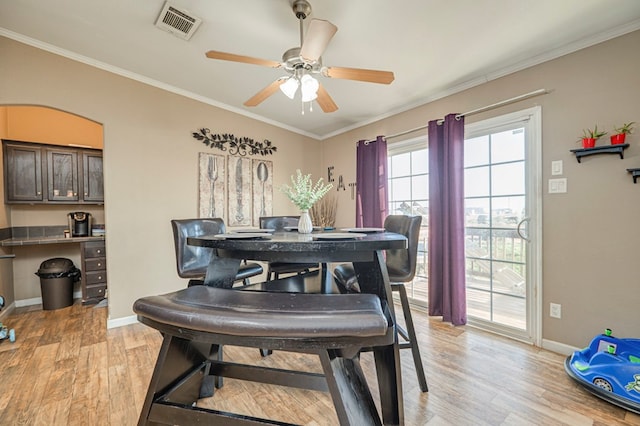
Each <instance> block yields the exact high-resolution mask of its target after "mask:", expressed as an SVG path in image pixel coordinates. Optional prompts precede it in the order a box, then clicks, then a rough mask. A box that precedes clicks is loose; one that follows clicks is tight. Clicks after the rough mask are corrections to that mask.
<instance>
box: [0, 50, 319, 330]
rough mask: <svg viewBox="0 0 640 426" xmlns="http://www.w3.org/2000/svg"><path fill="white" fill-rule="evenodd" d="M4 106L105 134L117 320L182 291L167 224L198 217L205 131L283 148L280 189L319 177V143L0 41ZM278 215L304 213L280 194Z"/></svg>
mask: <svg viewBox="0 0 640 426" xmlns="http://www.w3.org/2000/svg"><path fill="white" fill-rule="evenodd" d="M0 54H1V56H2V58H3V60H2V61H1V62H0V75H2V76H3V78H2V79H1V80H0V105H25V104H27V105H42V106H49V107H53V108H56V109H59V110H61V111H68V112H72V113H74V114H77V115H79V116H82V117H86V118H88V119H90V120H93V121H95V122H97V123H101V124H102V125H103V126H104V178H105V213H104V221H105V224H106V226H107V237H106V244H107V265H108V271H107V273H108V277H109V279H108V280H109V315H110V319H111V320H116V319H120V318H126V317H129V316H131V315H133V312H132V310H131V306H132V305H133V302H134V301H135V300H136V299H137V298H139V297H140V296H143V295H148V294H154V293H162V292H167V291H173V290H176V289H179V288H182V287H184V281H183V280H181V279H180V278H178V277H177V275H176V272H175V259H174V251H173V240H172V235H171V229H170V226H169V221H170V220H171V219H173V218H187V217H196V216H197V202H198V200H197V198H198V196H197V182H198V176H197V158H198V153H199V152H213V153H221V152H220V151H215V152H214V151H213V150H211V149H210V148H207V147H206V146H205V145H203V144H202V143H200V142H198V141H197V140H195V139H194V138H193V137H192V136H191V133H192V132H193V131H196V130H197V129H199V128H201V127H209V128H211V130H212V131H214V132H220V133H233V134H235V135H239V136H248V137H251V138H253V139H256V140H262V139H269V140H271V141H272V142H273V144H274V145H276V146H277V147H278V151H277V153H276V154H275V155H273V156H268V157H265V158H266V159H268V160H271V161H273V165H274V185H275V186H276V187H277V186H279V185H280V184H282V183H284V182H285V180H288V178H289V176H290V175H291V174H293V173H295V169H296V168H300V169H301V170H303V172H305V173H311V174H313V175H314V177H315V176H320V174H321V162H322V152H321V144H320V142H318V141H315V140H312V139H309V138H306V137H304V136H300V135H298V134H294V133H292V132H289V131H286V130H282V129H280V128H276V127H274V126H271V125H267V124H264V123H262V122H257V121H255V120H251V119H248V118H245V117H242V116H239V115H237V114H233V113H231V112H228V111H224V110H221V109H218V108H215V107H212V106H209V105H205V104H202V103H200V102H197V101H194V100H190V99H187V98H184V97H182V96H179V95H175V94H172V93H168V92H166V91H163V90H160V89H157V88H154V87H151V86H148V85H145V84H142V83H139V82H135V81H132V80H128V79H126V78H123V77H119V76H116V75H113V74H111V73H108V72H105V71H101V70H97V69H95V68H92V67H90V66H86V65H82V64H79V63H76V62H74V61H71V60H68V59H65V58H62V57H59V56H56V55H54V54H50V53H46V52H43V51H41V50H38V49H35V48H32V47H28V46H26V45H23V44H21V43H18V42H15V41H12V40H9V39H6V38H0ZM273 195H274V207H273V213H274V214H294V213H297V212H296V210H295V208H294V206H293V205H292V204H291V203H290V202H289V201H288V200H287V199H286V197H285V196H284V195H282V194H281V193H280V192H279V191H277V190H276V191H274V194H273Z"/></svg>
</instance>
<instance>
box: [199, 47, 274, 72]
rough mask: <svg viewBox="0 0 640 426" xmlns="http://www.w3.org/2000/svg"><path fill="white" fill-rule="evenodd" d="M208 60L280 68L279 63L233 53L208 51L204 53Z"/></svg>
mask: <svg viewBox="0 0 640 426" xmlns="http://www.w3.org/2000/svg"><path fill="white" fill-rule="evenodd" d="M206 55H207V58H209V59H222V60H223V61H232V62H242V63H245V64H254V65H261V66H263V67H271V68H280V66H281V64H280V62H276V61H271V60H269V59H260V58H254V57H251V56H243V55H235V54H233V53H226V52H218V51H216V50H210V51H208V52H207V53H206Z"/></svg>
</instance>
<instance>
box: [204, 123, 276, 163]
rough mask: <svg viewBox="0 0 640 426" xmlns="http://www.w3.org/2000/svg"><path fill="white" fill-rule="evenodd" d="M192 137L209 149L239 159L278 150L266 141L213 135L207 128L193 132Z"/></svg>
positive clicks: (228, 135)
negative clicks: (226, 153)
mask: <svg viewBox="0 0 640 426" xmlns="http://www.w3.org/2000/svg"><path fill="white" fill-rule="evenodd" d="M192 135H193V137H194V138H196V139H197V140H199V141H201V142H202V143H203V144H205V145H206V146H208V147H209V148H217V149H219V150H221V151H227V150H228V151H229V154H231V155H239V156H241V157H244V156H246V155H262V156H264V155H272V154H273V153H274V152H276V151H277V150H278V148H277V147H275V146H273V145H272V144H271V141H270V140H268V139H265V140H264V141H262V142H258V141H254V140H253V139H251V138H248V137H246V136H243V137H236V136H234V135H232V134H229V133H222V134H213V133H211V130H209V129H207V128H202V129H200V130H199V131H197V132H193V133H192Z"/></svg>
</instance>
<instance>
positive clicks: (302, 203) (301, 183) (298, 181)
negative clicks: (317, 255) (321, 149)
mask: <svg viewBox="0 0 640 426" xmlns="http://www.w3.org/2000/svg"><path fill="white" fill-rule="evenodd" d="M331 188H333V184H331V183H327V184H325V183H323V182H322V178H320V179H319V180H318V181H317V182H316V183H315V184H314V183H313V182H312V181H311V175H303V174H302V173H301V172H300V170H299V169H298V170H296V176H291V185H287V184H283V185H282V186H281V187H280V191H282V192H283V193H284V194H285V195H286V196H287V197H288V198H289V200H291V202H292V203H293V204H295V205H296V207H298V209H300V219H299V221H298V232H299V233H301V234H310V233H311V231H313V224H312V223H311V217H310V216H309V209H310V208H311V207H313V205H314V204H315V203H316V201H318V200H320V199H321V198H322V197H324V195H325V194H326V193H327V192H329V190H330V189H331Z"/></svg>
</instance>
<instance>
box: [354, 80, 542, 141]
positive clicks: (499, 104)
mask: <svg viewBox="0 0 640 426" xmlns="http://www.w3.org/2000/svg"><path fill="white" fill-rule="evenodd" d="M551 92H552V91H551V90H547V89H538V90H534V91H533V92H529V93H525V94H523V95H520V96H516V97H513V98H510V99H505V100H504V101H500V102H496V103H495V104H491V105H487V106H483V107H482V108H476V109H473V110H471V111H467V112H465V113H462V114H458V115H456V119H458V118H460V117H467V116H469V115H474V114H480V113H481V112H485V111H490V110H492V109H496V108H500V107H502V106H506V105H510V104H513V103H516V102H520V101H524V100H525V99H529V98H533V97H536V96H540V95H546V94H549V93H551ZM442 122H444V120H438V124H440V123H442ZM428 127H429V125H424V126H420V127H416V128H413V129H409V130H405V131H403V132H400V133H395V134H393V135H389V136H386V139H392V138H397V137H400V136H404V135H408V134H409V133H413V132H417V131H420V130H425V129H427V128H428ZM375 141H376V140H375V139H374V140H370V141H365V144H369V143H371V142H375Z"/></svg>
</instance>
